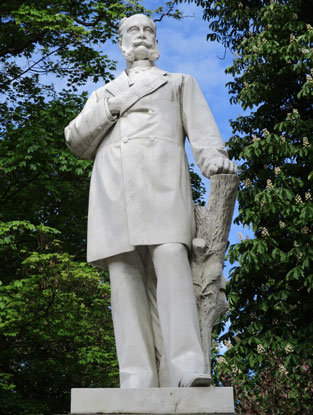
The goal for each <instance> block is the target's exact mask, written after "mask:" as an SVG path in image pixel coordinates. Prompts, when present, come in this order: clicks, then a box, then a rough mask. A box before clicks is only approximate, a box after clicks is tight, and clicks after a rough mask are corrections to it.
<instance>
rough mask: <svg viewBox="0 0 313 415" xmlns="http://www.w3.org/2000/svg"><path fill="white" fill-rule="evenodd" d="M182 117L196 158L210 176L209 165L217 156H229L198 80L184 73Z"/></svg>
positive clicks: (204, 171)
mask: <svg viewBox="0 0 313 415" xmlns="http://www.w3.org/2000/svg"><path fill="white" fill-rule="evenodd" d="M181 97H182V104H181V106H182V118H183V126H184V129H185V132H186V135H187V137H188V139H189V142H190V145H191V149H192V152H193V156H194V159H195V161H196V163H197V165H198V166H199V168H200V170H201V172H202V174H203V175H204V176H205V177H208V165H209V163H210V162H211V161H212V160H214V159H216V158H228V154H227V151H226V149H225V146H224V144H223V140H222V137H221V134H220V132H219V130H218V127H217V125H216V123H215V120H214V118H213V115H212V113H211V111H210V108H209V106H208V104H207V102H206V100H205V98H204V96H203V94H202V92H201V89H200V87H199V85H198V83H197V82H196V80H195V79H194V78H193V77H191V76H190V75H183V82H182V95H181Z"/></svg>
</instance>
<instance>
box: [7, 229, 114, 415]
mask: <svg viewBox="0 0 313 415" xmlns="http://www.w3.org/2000/svg"><path fill="white" fill-rule="evenodd" d="M0 236H1V252H2V254H3V255H4V257H5V258H11V259H12V261H13V262H15V263H16V264H18V265H17V266H16V269H15V274H14V275H11V276H10V281H6V283H3V284H1V285H0V328H1V330H0V332H1V335H0V340H1V341H0V344H1V346H0V367H1V370H0V372H1V374H0V384H1V386H2V390H0V400H1V405H2V410H5V413H6V414H12V415H13V414H16V413H20V414H25V415H26V414H27V415H28V414H35V413H62V412H63V411H64V410H65V411H66V410H67V409H68V408H69V399H70V397H69V393H70V389H71V388H72V387H75V386H79V387H96V386H98V387H100V386H103V385H107V386H111V387H114V386H117V384H118V374H117V371H118V369H117V362H116V356H115V345H114V338H113V332H112V324H111V316H110V314H111V313H110V309H109V297H110V288H109V285H108V283H107V276H106V274H105V273H101V272H99V271H98V270H96V269H95V268H93V267H90V266H88V265H87V264H86V263H84V262H77V261H73V258H72V257H71V256H70V255H68V254H67V253H65V252H63V251H62V243H61V242H60V240H59V239H58V238H59V236H60V232H58V231H56V230H55V229H53V228H50V227H47V226H44V225H40V226H34V225H32V224H31V223H30V222H27V221H12V222H6V223H3V222H1V223H0ZM12 272H13V270H12Z"/></svg>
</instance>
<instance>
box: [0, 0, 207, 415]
mask: <svg viewBox="0 0 313 415" xmlns="http://www.w3.org/2000/svg"><path fill="white" fill-rule="evenodd" d="M136 12H145V13H147V14H149V13H152V12H149V11H148V10H145V9H144V8H143V6H142V5H141V4H140V2H139V1H137V0H129V1H128V0H116V1H114V2H113V1H108V0H106V1H91V0H86V1H74V2H73V1H69V0H60V1H58V2H50V1H48V0H38V1H35V2H34V1H31V0H10V1H2V2H1V4H0V22H1V24H0V49H1V52H0V94H1V97H2V98H4V99H2V100H1V103H0V119H1V125H0V203H1V208H0V258H1V264H0V401H1V405H0V406H1V407H0V413H1V414H2V413H3V414H6V415H16V414H20V415H39V414H46V415H48V414H55V413H66V412H68V410H69V406H70V396H69V394H70V390H71V388H73V387H116V386H118V367H117V360H116V353H115V344H114V337H113V327H112V320H111V311H110V298H109V297H110V288H109V285H108V275H107V273H106V272H104V271H103V272H100V271H99V270H97V269H95V268H93V267H91V266H89V265H87V264H86V262H85V255H86V253H85V252H86V229H87V205H88V190H89V178H90V174H91V169H92V163H91V162H90V161H86V160H78V159H77V158H76V157H75V156H73V155H72V154H71V153H70V151H69V150H68V149H67V148H66V146H65V142H64V136H63V129H64V127H65V126H66V125H67V124H68V123H69V121H70V120H72V119H73V118H74V117H75V116H76V115H77V114H78V113H79V112H80V111H81V109H82V106H83V104H84V102H85V101H86V94H81V95H78V94H77V88H78V87H81V86H83V85H84V84H85V83H86V82H87V81H93V82H97V81H102V82H103V83H105V82H107V81H109V80H110V79H112V75H111V72H112V70H114V69H115V62H114V61H112V60H111V59H110V58H109V56H107V54H106V53H105V43H106V41H108V40H111V41H113V42H115V41H116V37H117V28H118V23H119V21H120V19H121V18H123V17H125V16H128V15H130V14H133V13H136ZM155 13H156V15H157V17H158V18H157V19H156V20H162V19H163V18H164V17H165V16H172V17H174V18H180V17H181V13H180V12H179V11H178V10H175V9H174V6H173V3H172V2H167V3H166V4H165V6H164V7H160V8H159V9H158V10H157V11H156V12H155ZM57 78H61V79H62V84H63V85H64V86H65V87H66V89H64V90H62V91H60V90H57V89H56V88H55V86H54V84H53V81H55V80H56V79H57ZM194 182H195V184H194V189H195V191H196V195H197V197H198V198H200V197H201V194H202V188H201V186H200V182H199V178H198V177H197V176H196V175H194ZM197 187H199V189H197Z"/></svg>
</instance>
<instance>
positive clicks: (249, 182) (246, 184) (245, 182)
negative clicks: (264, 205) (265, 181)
mask: <svg viewBox="0 0 313 415" xmlns="http://www.w3.org/2000/svg"><path fill="white" fill-rule="evenodd" d="M243 184H244V185H245V186H246V187H251V180H250V179H246V180H244V181H243Z"/></svg>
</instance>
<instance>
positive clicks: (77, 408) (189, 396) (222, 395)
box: [71, 387, 235, 415]
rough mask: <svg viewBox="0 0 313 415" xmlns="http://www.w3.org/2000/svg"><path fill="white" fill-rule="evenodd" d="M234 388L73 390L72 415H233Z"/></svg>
mask: <svg viewBox="0 0 313 415" xmlns="http://www.w3.org/2000/svg"><path fill="white" fill-rule="evenodd" d="M234 412H235V410H234V398H233V388H215V387H210V388H203V387H200V388H151V389H118V388H116V389H102V388H101V389H100V388H98V389H96V388H95V389H72V399H71V414H84V415H87V414H88V415H92V414H149V415H156V414H163V415H166V414H184V415H187V414H188V415H191V414H192V415H196V414H198V415H200V414H201V415H211V414H219V415H233V414H234Z"/></svg>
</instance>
